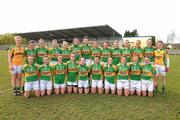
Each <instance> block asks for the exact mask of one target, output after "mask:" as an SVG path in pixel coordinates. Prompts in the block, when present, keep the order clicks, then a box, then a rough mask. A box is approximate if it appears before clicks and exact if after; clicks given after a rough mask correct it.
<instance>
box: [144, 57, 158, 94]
mask: <svg viewBox="0 0 180 120" xmlns="http://www.w3.org/2000/svg"><path fill="white" fill-rule="evenodd" d="M144 62H145V65H143V66H142V74H141V82H142V95H143V96H146V95H147V91H148V96H149V97H152V96H153V89H154V83H153V77H154V74H155V68H154V66H152V64H151V62H150V59H149V58H148V57H145V59H144Z"/></svg>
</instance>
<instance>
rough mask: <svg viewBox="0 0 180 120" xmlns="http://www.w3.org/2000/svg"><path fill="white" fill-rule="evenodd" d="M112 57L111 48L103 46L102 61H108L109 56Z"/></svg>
mask: <svg viewBox="0 0 180 120" xmlns="http://www.w3.org/2000/svg"><path fill="white" fill-rule="evenodd" d="M110 57H111V49H110V48H106V49H105V48H102V50H101V61H102V62H107V61H108V58H110Z"/></svg>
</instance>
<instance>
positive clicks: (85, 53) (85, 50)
mask: <svg viewBox="0 0 180 120" xmlns="http://www.w3.org/2000/svg"><path fill="white" fill-rule="evenodd" d="M81 50H82V57H84V58H85V59H90V58H91V46H90V45H88V44H83V45H82V46H81Z"/></svg>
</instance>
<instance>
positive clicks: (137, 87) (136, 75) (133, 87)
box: [130, 56, 142, 96]
mask: <svg viewBox="0 0 180 120" xmlns="http://www.w3.org/2000/svg"><path fill="white" fill-rule="evenodd" d="M138 61H139V57H138V56H134V57H133V63H132V64H131V65H130V73H131V75H130V93H131V95H134V93H135V92H136V94H137V95H138V96H141V70H142V67H141V65H140V64H139V62H138Z"/></svg>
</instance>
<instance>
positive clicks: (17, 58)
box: [8, 45, 25, 66]
mask: <svg viewBox="0 0 180 120" xmlns="http://www.w3.org/2000/svg"><path fill="white" fill-rule="evenodd" d="M24 51H25V49H24V48H23V47H16V46H15V45H13V46H12V47H10V48H9V50H8V53H9V54H12V65H18V66H19V65H20V66H22V65H23V63H24Z"/></svg>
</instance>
